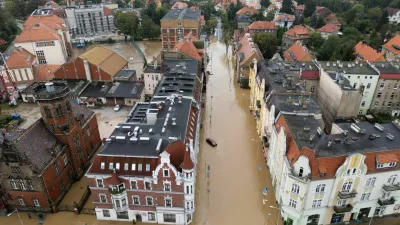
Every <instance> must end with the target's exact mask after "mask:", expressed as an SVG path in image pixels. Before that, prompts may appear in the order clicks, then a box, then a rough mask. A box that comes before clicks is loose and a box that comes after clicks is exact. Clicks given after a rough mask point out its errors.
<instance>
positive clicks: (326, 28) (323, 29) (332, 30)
mask: <svg viewBox="0 0 400 225" xmlns="http://www.w3.org/2000/svg"><path fill="white" fill-rule="evenodd" d="M339 30H340V27H338V26H336V25H335V24H331V23H328V24H326V25H325V26H323V27H320V28H318V29H317V31H319V32H324V33H335V32H338V31H339Z"/></svg>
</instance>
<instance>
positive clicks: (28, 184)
mask: <svg viewBox="0 0 400 225" xmlns="http://www.w3.org/2000/svg"><path fill="white" fill-rule="evenodd" d="M26 187H27V188H28V190H31V191H33V184H32V180H30V179H28V180H26Z"/></svg>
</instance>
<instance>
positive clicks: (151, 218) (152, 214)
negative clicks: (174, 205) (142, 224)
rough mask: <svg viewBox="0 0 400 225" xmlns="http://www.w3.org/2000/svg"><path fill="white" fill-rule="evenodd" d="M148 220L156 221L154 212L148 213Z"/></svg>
mask: <svg viewBox="0 0 400 225" xmlns="http://www.w3.org/2000/svg"><path fill="white" fill-rule="evenodd" d="M147 218H148V220H149V221H156V215H155V213H152V212H149V213H147Z"/></svg>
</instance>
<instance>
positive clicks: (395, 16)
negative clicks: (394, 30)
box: [385, 7, 400, 24]
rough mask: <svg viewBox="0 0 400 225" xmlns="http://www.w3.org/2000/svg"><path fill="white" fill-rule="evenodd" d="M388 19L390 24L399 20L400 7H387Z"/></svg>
mask: <svg viewBox="0 0 400 225" xmlns="http://www.w3.org/2000/svg"><path fill="white" fill-rule="evenodd" d="M385 10H386V11H387V12H388V20H389V23H391V24H398V23H399V22H400V9H397V8H391V7H387V8H386V9H385Z"/></svg>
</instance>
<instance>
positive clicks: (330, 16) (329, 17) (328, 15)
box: [314, 6, 341, 28]
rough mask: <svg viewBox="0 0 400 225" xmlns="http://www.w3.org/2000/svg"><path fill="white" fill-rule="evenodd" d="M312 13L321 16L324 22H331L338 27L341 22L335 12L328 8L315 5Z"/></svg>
mask: <svg viewBox="0 0 400 225" xmlns="http://www.w3.org/2000/svg"><path fill="white" fill-rule="evenodd" d="M314 14H315V15H316V16H317V18H322V19H323V20H324V23H325V24H333V25H336V26H338V27H339V28H340V26H341V24H340V21H339V19H338V18H337V17H336V16H335V14H334V13H333V12H332V11H331V10H329V9H328V8H325V7H322V6H317V7H316V10H315V12H314Z"/></svg>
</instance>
